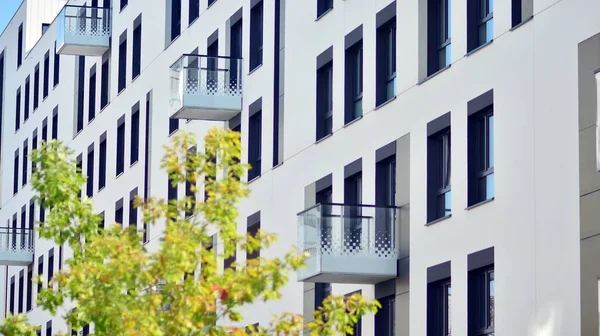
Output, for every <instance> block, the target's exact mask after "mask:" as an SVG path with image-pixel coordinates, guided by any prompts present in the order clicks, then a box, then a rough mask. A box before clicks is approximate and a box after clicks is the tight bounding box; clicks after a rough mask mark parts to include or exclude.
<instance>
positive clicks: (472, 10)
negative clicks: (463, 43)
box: [467, 0, 494, 52]
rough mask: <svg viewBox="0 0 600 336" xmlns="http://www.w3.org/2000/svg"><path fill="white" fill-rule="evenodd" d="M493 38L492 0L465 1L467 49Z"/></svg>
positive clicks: (474, 47) (475, 47)
mask: <svg viewBox="0 0 600 336" xmlns="http://www.w3.org/2000/svg"><path fill="white" fill-rule="evenodd" d="M493 38H494V0H468V1H467V51H469V52H470V51H473V50H475V49H477V48H478V47H480V46H482V45H484V44H486V43H488V42H491V41H492V40H493Z"/></svg>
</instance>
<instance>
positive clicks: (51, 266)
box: [48, 247, 54, 288]
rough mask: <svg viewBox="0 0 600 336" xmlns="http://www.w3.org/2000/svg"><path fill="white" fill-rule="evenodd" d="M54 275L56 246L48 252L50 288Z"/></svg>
mask: <svg viewBox="0 0 600 336" xmlns="http://www.w3.org/2000/svg"><path fill="white" fill-rule="evenodd" d="M53 277H54V247H53V248H51V249H50V251H49V252H48V288H50V280H52V278H53Z"/></svg>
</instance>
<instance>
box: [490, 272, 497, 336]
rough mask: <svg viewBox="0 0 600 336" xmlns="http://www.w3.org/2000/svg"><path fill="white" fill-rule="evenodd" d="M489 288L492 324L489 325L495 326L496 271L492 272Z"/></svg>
mask: <svg viewBox="0 0 600 336" xmlns="http://www.w3.org/2000/svg"><path fill="white" fill-rule="evenodd" d="M489 288H490V297H489V300H488V304H489V307H488V309H489V314H490V315H489V317H490V324H489V327H493V326H494V320H495V316H494V315H495V311H494V300H495V298H496V294H495V291H496V281H495V280H494V271H491V272H490V278H489Z"/></svg>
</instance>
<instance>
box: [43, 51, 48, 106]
mask: <svg viewBox="0 0 600 336" xmlns="http://www.w3.org/2000/svg"><path fill="white" fill-rule="evenodd" d="M49 81H50V55H49V54H46V57H44V83H43V91H42V94H43V98H44V99H46V97H48V92H49V86H50V84H49Z"/></svg>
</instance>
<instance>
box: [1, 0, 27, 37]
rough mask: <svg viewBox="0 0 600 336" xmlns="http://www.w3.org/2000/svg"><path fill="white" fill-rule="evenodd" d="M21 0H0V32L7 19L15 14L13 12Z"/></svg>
mask: <svg viewBox="0 0 600 336" xmlns="http://www.w3.org/2000/svg"><path fill="white" fill-rule="evenodd" d="M21 1H22V0H0V32H2V31H4V28H5V27H6V25H7V24H8V21H10V19H11V18H12V17H13V15H15V12H16V11H17V9H18V8H19V6H20V5H21Z"/></svg>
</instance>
